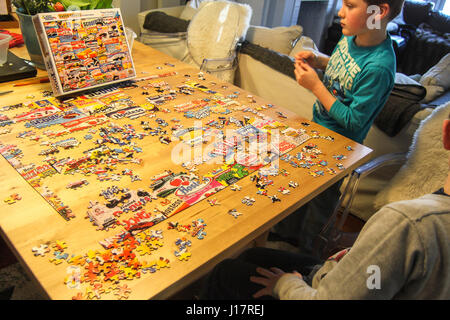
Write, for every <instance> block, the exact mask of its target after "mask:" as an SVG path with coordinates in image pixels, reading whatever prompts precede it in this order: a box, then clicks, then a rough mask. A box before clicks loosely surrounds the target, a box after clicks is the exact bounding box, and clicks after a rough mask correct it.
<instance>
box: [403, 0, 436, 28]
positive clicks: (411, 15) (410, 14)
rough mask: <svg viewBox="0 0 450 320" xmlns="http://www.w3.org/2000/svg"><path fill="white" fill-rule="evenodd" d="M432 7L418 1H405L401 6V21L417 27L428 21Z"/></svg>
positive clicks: (429, 3) (430, 4)
mask: <svg viewBox="0 0 450 320" xmlns="http://www.w3.org/2000/svg"><path fill="white" fill-rule="evenodd" d="M432 6H433V3H432V2H425V1H419V0H414V1H413V0H408V1H405V3H404V5H403V20H404V21H405V22H406V23H408V24H413V25H415V26H416V27H417V26H419V24H421V23H422V22H424V21H426V20H427V19H428V15H429V13H430V12H431V8H432Z"/></svg>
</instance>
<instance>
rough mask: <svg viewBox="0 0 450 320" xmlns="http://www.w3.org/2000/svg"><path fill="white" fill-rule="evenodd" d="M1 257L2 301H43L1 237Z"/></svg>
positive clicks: (356, 222) (192, 294) (351, 224)
mask: <svg viewBox="0 0 450 320" xmlns="http://www.w3.org/2000/svg"><path fill="white" fill-rule="evenodd" d="M363 225H364V222H363V221H362V220H360V219H358V218H357V217H355V216H352V215H349V217H348V219H347V221H346V223H345V225H344V227H343V231H345V232H359V231H360V230H361V228H362V226H363ZM266 246H267V247H270V248H275V249H281V250H287V251H295V250H296V248H295V247H293V246H291V245H289V244H287V243H285V242H281V241H275V242H267V245H266ZM0 257H1V259H0V300H35V299H42V298H41V296H40V295H39V294H38V293H37V290H36V289H35V288H34V285H33V283H32V282H31V281H30V280H29V279H28V278H27V276H26V274H25V272H24V271H23V270H22V267H21V266H20V264H19V263H18V261H17V259H16V258H15V256H14V254H13V253H12V252H11V251H10V250H9V247H8V245H7V244H6V243H5V241H4V240H3V238H2V237H0ZM200 287H201V281H197V282H194V283H193V284H192V285H190V286H188V287H187V288H185V289H184V290H181V291H180V292H179V293H178V294H176V295H174V296H173V297H172V298H171V299H170V300H192V299H196V298H197V296H198V293H199V291H200Z"/></svg>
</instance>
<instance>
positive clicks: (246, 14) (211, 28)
mask: <svg viewBox="0 0 450 320" xmlns="http://www.w3.org/2000/svg"><path fill="white" fill-rule="evenodd" d="M251 16H252V8H251V7H250V6H249V5H247V4H239V3H235V2H230V1H206V2H202V3H201V5H200V7H199V10H198V12H197V13H196V14H195V16H194V17H193V18H192V21H191V22H190V24H189V27H188V34H187V45H188V49H189V55H188V56H187V57H186V58H185V59H183V61H184V62H187V63H190V64H193V65H197V67H200V66H201V65H202V62H203V60H204V59H225V58H229V57H232V56H234V53H235V49H236V45H237V43H238V41H240V40H242V39H244V38H245V35H246V34H247V30H248V28H249V26H250V19H251ZM220 78H221V79H222V80H225V81H229V82H233V78H234V70H227V73H226V75H223V74H222V76H221V77H220Z"/></svg>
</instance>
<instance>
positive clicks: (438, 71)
mask: <svg viewBox="0 0 450 320" xmlns="http://www.w3.org/2000/svg"><path fill="white" fill-rule="evenodd" d="M420 83H421V84H422V85H423V86H440V87H442V88H444V90H448V89H450V53H448V54H447V55H445V56H444V57H443V58H442V59H441V60H439V62H438V63H437V64H436V65H435V66H434V67H432V68H430V69H429V70H428V71H427V72H426V73H425V74H424V75H423V76H422V78H420Z"/></svg>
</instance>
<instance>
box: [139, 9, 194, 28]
mask: <svg viewBox="0 0 450 320" xmlns="http://www.w3.org/2000/svg"><path fill="white" fill-rule="evenodd" d="M188 25H189V21H186V20H183V19H179V18H176V17H173V16H169V15H168V14H166V13H164V12H162V11H154V12H149V13H148V14H147V15H146V16H145V21H144V29H147V30H151V31H156V32H161V33H176V32H186V30H187V27H188Z"/></svg>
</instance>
